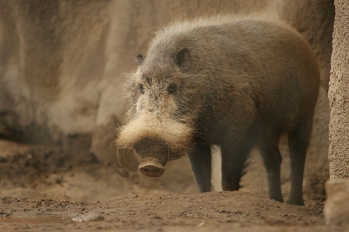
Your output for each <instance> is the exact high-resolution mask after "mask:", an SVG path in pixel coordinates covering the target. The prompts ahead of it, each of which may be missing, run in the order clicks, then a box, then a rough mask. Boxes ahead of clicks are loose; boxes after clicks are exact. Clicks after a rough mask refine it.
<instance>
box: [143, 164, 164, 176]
mask: <svg viewBox="0 0 349 232" xmlns="http://www.w3.org/2000/svg"><path fill="white" fill-rule="evenodd" d="M138 169H139V171H140V172H141V173H142V174H143V175H145V176H149V177H159V176H161V175H162V174H163V173H164V171H165V167H163V166H162V165H159V164H156V163H151V162H149V163H143V164H141V165H139V167H138Z"/></svg>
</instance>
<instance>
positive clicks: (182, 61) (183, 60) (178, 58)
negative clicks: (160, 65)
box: [175, 48, 191, 71]
mask: <svg viewBox="0 0 349 232" xmlns="http://www.w3.org/2000/svg"><path fill="white" fill-rule="evenodd" d="M175 62H176V64H177V65H178V67H179V68H180V69H181V70H182V71H186V70H188V69H189V67H190V63H191V56H190V51H189V49H188V48H183V49H181V50H179V52H177V53H176V55H175Z"/></svg>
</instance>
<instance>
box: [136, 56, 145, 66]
mask: <svg viewBox="0 0 349 232" xmlns="http://www.w3.org/2000/svg"><path fill="white" fill-rule="evenodd" d="M135 60H136V62H137V64H138V65H141V64H142V63H143V61H144V57H143V55H142V54H141V53H139V54H138V55H137V56H135Z"/></svg>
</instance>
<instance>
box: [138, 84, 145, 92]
mask: <svg viewBox="0 0 349 232" xmlns="http://www.w3.org/2000/svg"><path fill="white" fill-rule="evenodd" d="M139 89H140V91H141V93H142V94H143V93H144V85H142V84H140V85H139Z"/></svg>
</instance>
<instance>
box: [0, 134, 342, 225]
mask: <svg viewBox="0 0 349 232" xmlns="http://www.w3.org/2000/svg"><path fill="white" fill-rule="evenodd" d="M70 157H71V156H68V155H67V154H65V153H64V152H62V151H61V150H60V149H58V148H56V147H42V146H33V145H31V146H29V145H23V144H18V143H14V142H9V141H4V140H0V178H1V179H0V231H62V230H63V231H193V230H194V231H228V230H230V231H234V230H235V231H345V230H349V227H344V226H340V225H338V226H332V227H329V226H326V225H324V218H323V213H322V209H323V202H321V201H319V200H311V199H310V198H309V197H307V196H305V199H306V201H305V206H290V205H287V204H285V203H279V202H275V201H273V200H270V199H268V198H267V197H266V196H265V194H264V193H263V194H259V193H258V192H257V193H255V192H254V193H250V192H244V191H238V192H211V193H205V194H199V193H196V188H195V186H194V185H193V181H187V182H188V183H187V185H185V184H184V183H181V186H180V190H178V192H185V193H173V192H176V191H172V190H169V188H166V186H163V185H157V186H156V185H154V184H153V185H146V184H142V183H141V182H140V181H141V179H139V178H137V176H136V175H135V176H132V175H131V174H130V173H129V172H125V171H122V170H121V169H120V168H118V167H117V166H116V165H115V164H102V163H100V162H98V160H97V159H96V158H95V157H94V156H93V154H85V155H84V156H83V157H80V158H75V159H71V158H70ZM175 187H176V186H174V188H173V189H175ZM305 195H307V191H305Z"/></svg>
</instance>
